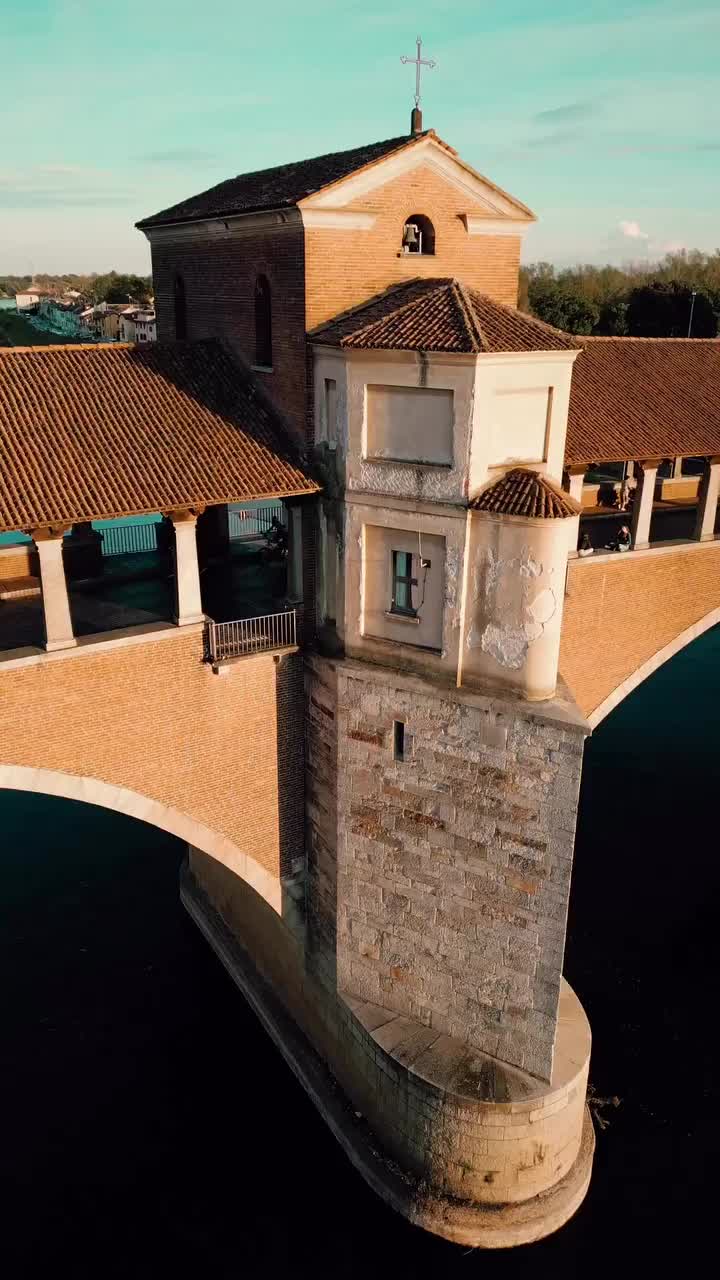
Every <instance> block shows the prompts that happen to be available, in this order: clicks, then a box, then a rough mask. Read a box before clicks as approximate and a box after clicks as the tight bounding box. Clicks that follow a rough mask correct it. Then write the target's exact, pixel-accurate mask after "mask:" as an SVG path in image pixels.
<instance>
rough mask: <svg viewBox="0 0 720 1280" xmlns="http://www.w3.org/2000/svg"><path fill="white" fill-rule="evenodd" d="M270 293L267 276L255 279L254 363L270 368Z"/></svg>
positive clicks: (271, 360)
mask: <svg viewBox="0 0 720 1280" xmlns="http://www.w3.org/2000/svg"><path fill="white" fill-rule="evenodd" d="M272 362H273V355H272V294H271V291H270V282H269V280H268V278H267V276H258V278H257V280H256V281H255V364H256V365H260V367H261V368H263V369H272Z"/></svg>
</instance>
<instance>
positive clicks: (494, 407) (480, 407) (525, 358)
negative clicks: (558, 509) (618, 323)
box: [469, 351, 578, 497]
mask: <svg viewBox="0 0 720 1280" xmlns="http://www.w3.org/2000/svg"><path fill="white" fill-rule="evenodd" d="M577 354H578V352H576V351H552V352H544V351H541V352H533V351H526V352H511V353H505V354H502V355H481V356H478V358H477V373H476V384H475V396H474V407H473V418H472V444H471V449H470V469H469V471H470V473H469V492H470V496H471V497H474V496H475V494H477V493H478V492H479V491H480V489H482V488H483V486H484V485H485V484H487V483H488V481H489V480H492V479H493V478H494V475H495V474H496V472H494V471H493V468H501V467H507V466H509V465H511V464H512V463H513V462H516V461H517V462H520V461H522V462H523V463H527V464H528V465H530V466H532V467H534V468H535V470H537V471H540V472H542V473H543V474H544V475H547V476H548V477H549V478H550V479H552V480H554V481H555V482H556V483H557V484H560V483H562V472H563V461H564V457H565V436H566V434H567V416H568V405H569V401H570V380H571V377H572V366H573V362H574V360H575V358H576V356H577ZM543 416H544V418H545V424H546V432H545V441H544V448H542V451H541V452H540V456H539V457H538V452H539V444H540V436H541V434H542V432H543V428H542V422H543ZM523 452H524V453H526V454H527V455H528V456H526V457H523V458H519V457H518V456H517V455H518V454H519V453H523ZM533 454H534V455H535V456H534V457H533Z"/></svg>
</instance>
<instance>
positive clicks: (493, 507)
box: [470, 467, 580, 520]
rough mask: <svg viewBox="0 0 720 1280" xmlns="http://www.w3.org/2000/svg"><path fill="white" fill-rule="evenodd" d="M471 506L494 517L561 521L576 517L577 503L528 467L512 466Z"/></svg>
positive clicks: (471, 503) (473, 500)
mask: <svg viewBox="0 0 720 1280" xmlns="http://www.w3.org/2000/svg"><path fill="white" fill-rule="evenodd" d="M470 506H471V507H472V509H473V510H474V511H490V512H493V513H494V514H495V515H503V516H526V517H530V516H533V517H536V518H537V517H539V518H540V519H542V520H564V519H566V517H568V516H576V515H578V514H579V511H580V504H579V503H577V502H576V501H575V499H574V498H571V497H570V495H569V494H568V493H563V491H562V489H558V488H557V486H556V485H554V484H551V482H550V481H549V480H547V479H546V478H545V476H541V475H539V474H538V473H537V472H536V471H530V470H529V468H527V467H513V468H512V469H511V470H510V471H506V472H505V474H504V475H503V476H501V477H500V479H499V480H495V481H494V483H493V484H491V485H488V487H487V489H484V490H483V492H482V493H480V494H478V496H477V498H473V499H472V500H471V502H470Z"/></svg>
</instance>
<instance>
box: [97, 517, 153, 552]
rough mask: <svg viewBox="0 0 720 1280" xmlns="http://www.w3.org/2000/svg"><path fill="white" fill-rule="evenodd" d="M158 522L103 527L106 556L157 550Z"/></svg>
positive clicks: (103, 543)
mask: <svg viewBox="0 0 720 1280" xmlns="http://www.w3.org/2000/svg"><path fill="white" fill-rule="evenodd" d="M157 531H158V526H157V522H156V523H154V524H114V525H111V526H110V528H109V529H101V530H100V532H101V533H102V553H103V555H104V556H132V555H137V554H138V553H139V552H141V551H157Z"/></svg>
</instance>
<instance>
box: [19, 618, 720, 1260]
mask: <svg viewBox="0 0 720 1280" xmlns="http://www.w3.org/2000/svg"><path fill="white" fill-rule="evenodd" d="M718 707H720V630H718V631H715V632H711V633H708V634H707V635H706V636H704V637H702V638H701V639H700V640H698V641H697V642H696V643H695V645H693V646H692V647H691V648H690V649H688V650H686V651H685V652H684V653H682V654H679V655H678V656H677V657H676V658H675V659H674V660H673V661H672V663H670V664H669V665H668V666H667V667H665V668H664V669H662V670H661V671H659V672H657V673H656V675H655V676H653V677H652V679H651V680H650V681H648V682H647V683H646V685H645V686H643V687H641V688H640V689H639V690H638V691H637V692H636V693H635V694H634V695H633V696H632V697H631V698H630V699H628V700H627V701H626V702H625V703H624V704H622V705H621V706H620V707H619V708H618V709H617V711H616V712H615V713H614V714H613V715H612V716H611V717H610V718H609V719H608V720H607V721H606V722H605V724H604V725H603V726H601V728H600V729H599V730H598V731H597V734H596V736H595V737H594V738H593V740H592V741H591V743H590V744H589V746H588V750H587V761H586V770H585V775H584V782H583V796H582V808H581V817H580V827H579V833H578V844H577V856H576V875H575V882H574V890H573V900H572V908H571V922H570V934H569V940H568V955H567V965H566V969H567V973H568V977H569V978H570V981H571V982H572V983H573V985H574V986H575V988H576V989H577V990H578V992H579V993H580V994H581V997H582V999H583V1001H584V1003H585V1006H586V1008H587V1010H588V1013H589V1015H590V1019H591V1022H592V1024H593V1030H594V1033H595V1052H594V1058H593V1067H592V1078H593V1083H594V1087H595V1089H596V1091H597V1093H598V1094H600V1095H610V1094H617V1095H619V1096H620V1098H621V1099H622V1102H621V1106H620V1108H619V1109H618V1110H617V1111H611V1112H610V1113H609V1119H610V1126H609V1128H608V1129H607V1130H605V1131H604V1132H601V1133H600V1134H599V1138H598V1151H597V1157H596V1171H595V1176H594V1180H593V1184H592V1188H591V1192H590V1195H589V1197H588V1200H587V1201H586V1204H585V1205H584V1207H583V1209H582V1210H581V1212H580V1213H579V1214H578V1215H577V1217H576V1218H575V1219H574V1220H573V1221H572V1222H571V1223H570V1224H568V1226H567V1227H566V1228H565V1229H564V1230H563V1231H561V1232H560V1233H559V1234H558V1235H557V1236H555V1237H553V1238H551V1239H550V1240H547V1241H544V1242H542V1243H541V1244H539V1245H535V1246H531V1247H530V1248H528V1249H523V1250H519V1251H514V1252H512V1253H510V1254H505V1253H503V1254H480V1253H475V1254H472V1253H468V1252H467V1251H465V1250H462V1249H456V1248H454V1247H452V1246H450V1245H447V1244H445V1243H443V1242H441V1241H438V1240H436V1239H433V1238H431V1237H429V1236H426V1235H425V1234H424V1233H421V1232H419V1231H417V1230H415V1229H414V1228H412V1227H410V1226H408V1225H407V1224H406V1223H404V1222H403V1221H402V1220H401V1219H399V1218H397V1217H396V1216H395V1215H394V1214H393V1213H391V1211H390V1210H388V1209H385V1208H384V1206H383V1205H382V1204H381V1203H380V1202H379V1201H378V1200H377V1199H376V1198H375V1196H374V1195H373V1194H372V1193H371V1192H370V1191H369V1190H368V1189H367V1188H366V1187H365V1185H364V1183H363V1182H362V1181H361V1180H360V1179H359V1178H358V1177H357V1176H356V1175H355V1173H354V1172H353V1170H352V1169H351V1167H350V1165H349V1164H348V1162H347V1161H346V1159H345V1158H344V1156H343V1155H342V1154H341V1152H340V1150H339V1148H338V1147H337V1146H336V1144H335V1142H334V1140H333V1138H332V1137H331V1136H330V1134H329V1132H328V1130H327V1129H326V1128H325V1126H324V1124H323V1122H322V1121H321V1120H320V1119H319V1117H318V1115H317V1113H316V1112H315V1109H314V1107H313V1106H312V1104H311V1103H310V1102H309V1101H308V1100H307V1099H306V1098H305V1095H304V1094H303V1092H302V1090H301V1089H300V1087H299V1086H298V1085H297V1083H296V1082H295V1080H294V1078H293V1076H292V1075H291V1073H290V1072H289V1070H288V1069H287V1068H286V1067H285V1066H284V1064H283V1062H282V1061H281V1059H280V1057H279V1055H278V1054H277V1052H276V1051H275V1050H274V1049H273V1047H272V1045H271V1044H270V1042H269V1040H268V1039H267V1038H266V1037H265V1035H264V1034H263V1032H262V1031H261V1030H260V1028H259V1027H258V1025H257V1023H256V1021H255V1019H254V1018H253V1016H252V1014H251V1013H250V1012H249V1010H248V1009H247V1008H246V1006H245V1005H244V1003H243V1001H242V999H241V998H240V996H239V995H238V993H237V992H236V990H235V988H234V987H233V986H232V984H231V982H230V980H229V978H228V977H227V976H226V974H225V973H224V971H223V970H222V968H221V967H220V965H219V963H218V962H217V961H216V960H215V958H214V956H213V955H212V954H211V952H210V951H209V950H208V948H207V946H206V944H205V943H204V942H203V940H202V939H201V937H200V936H199V934H198V933H197V931H196V930H195V927H194V926H193V925H192V924H191V923H190V921H189V920H188V919H187V917H186V916H185V914H184V912H183V910H182V908H181V907H180V905H179V902H178V897H177V884H176V880H177V870H178V866H179V862H180V859H181V857H182V853H183V850H182V847H181V846H180V845H179V844H178V842H177V841H175V840H173V839H172V838H171V837H169V836H166V835H165V834H163V833H161V832H159V831H155V830H154V829H152V828H150V827H146V826H143V825H142V824H139V823H136V822H133V821H132V820H130V819H127V818H124V817H121V816H119V815H117V814H111V813H107V812H103V811H102V810H99V809H93V808H90V807H87V806H83V805H79V804H76V803H73V802H70V801H64V800H54V799H50V798H42V797H37V796H26V795H22V794H19V793H14V792H6V793H2V794H0V815H1V821H2V829H3V836H4V838H3V847H2V855H1V856H0V869H1V873H2V896H1V898H0V903H1V905H0V961H1V963H2V975H3V981H2V997H1V1000H2V1030H3V1053H2V1065H1V1066H0V1085H1V1087H2V1098H3V1103H4V1106H3V1113H4V1114H3V1135H2V1143H1V1144H0V1178H1V1179H2V1198H1V1199H0V1204H1V1205H2V1209H1V1212H2V1218H3V1226H4V1231H3V1262H4V1264H5V1268H4V1269H5V1273H6V1274H8V1275H9V1276H12V1277H13V1280H14V1278H15V1277H21V1276H22V1277H34V1276H41V1275H42V1276H43V1277H44V1276H45V1275H46V1274H47V1271H46V1268H47V1267H48V1265H49V1264H53V1270H54V1271H60V1270H62V1271H63V1272H64V1271H67V1273H68V1274H71V1275H72V1276H73V1277H74V1280H77V1277H80V1276H86V1275H87V1276H93V1277H98V1280H105V1278H106V1277H116V1276H117V1277H120V1276H122V1277H123V1278H125V1277H129V1276H131V1277H133V1278H134V1277H145V1276H147V1277H150V1276H152V1277H165V1276H170V1275H173V1276H174V1275H186V1274H188V1275H189V1274H192V1275H194V1276H197V1277H202V1278H203V1280H205V1277H208V1280H215V1278H216V1277H248V1276H251V1277H255V1276H258V1277H259V1276H263V1277H265V1276H275V1275H278V1274H280V1272H284V1271H287V1272H290V1271H291V1270H292V1273H293V1275H294V1276H298V1275H300V1276H305V1275H308V1276H310V1275H312V1276H313V1277H314V1278H320V1280H324V1278H325V1277H328V1278H330V1277H332V1280H336V1278H338V1277H360V1276H362V1277H363V1278H364V1280H365V1278H366V1277H368V1276H369V1275H373V1276H375V1275H377V1276H379V1277H384V1276H388V1277H390V1276H393V1277H395V1276H405V1275H408V1274H412V1275H413V1277H417V1276H420V1277H423V1278H424V1277H428V1278H429V1277H430V1276H432V1277H433V1280H434V1278H435V1277H436V1276H437V1275H439V1274H444V1273H445V1272H447V1273H448V1274H452V1275H454V1274H456V1273H457V1274H461V1275H467V1274H478V1275H479V1274H480V1273H482V1274H492V1275H498V1276H500V1275H502V1276H513V1277H514V1276H523V1277H525V1276H527V1277H528V1278H529V1277H530V1276H533V1277H535V1276H537V1274H538V1268H540V1274H541V1275H542V1274H545V1273H548V1272H549V1270H550V1268H552V1270H553V1273H554V1274H555V1275H557V1274H559V1275H561V1276H568V1277H570V1276H575V1275H578V1274H581V1273H584V1272H586V1271H589V1272H590V1273H592V1270H593V1263H594V1262H596V1261H599V1260H601V1259H602V1260H603V1261H605V1262H611V1263H613V1264H615V1265H620V1266H622V1265H623V1263H624V1264H625V1267H627V1266H628V1264H629V1263H630V1261H631V1259H638V1260H639V1259H642V1260H643V1262H644V1263H645V1264H646V1265H647V1264H648V1263H650V1264H651V1265H652V1264H653V1263H656V1262H657V1260H659V1259H663V1260H666V1261H667V1260H669V1258H670V1255H671V1253H672V1252H673V1250H674V1249H675V1248H682V1251H683V1256H684V1259H685V1260H686V1261H690V1260H691V1257H692V1255H693V1251H694V1248H695V1244H696V1242H697V1241H698V1237H699V1235H700V1234H701V1233H702V1231H703V1229H704V1222H703V1217H702V1200H703V1198H704V1194H705V1192H704V1186H703V1183H704V1176H705V1175H704V1174H703V1170H702V1160H703V1155H707V1157H708V1159H709V1158H710V1155H711V1143H712V1151H713V1152H714V1148H715V1136H714V1135H715V1125H716V1120H715V1116H716V1114H717V1084H716V1080H715V1076H714V1075H713V1076H712V1077H711V1074H710V1052H711V1048H710V1040H711V1030H712V1014H713V1010H712V1008H710V1007H709V1005H710V1002H709V1001H708V999H707V994H706V992H704V991H703V984H704V983H705V984H707V983H708V981H709V978H708V975H709V973H710V971H711V965H712V961H713V951H714V945H713V943H714V939H713V928H712V924H713V923H714V921H711V915H710V913H711V911H712V910H713V906H714V902H715V901H716V897H717V857H716V854H717V840H716V837H715V825H714V824H715V810H714V804H713V800H714V796H715V791H716V790H717V787H718V782H719V781H720V779H719V778H718V766H717V756H716V752H715V744H714V721H715V720H716V718H717V711H718ZM711 1094H714V1095H715V1098H716V1102H715V1110H714V1111H713V1110H712V1107H711ZM708 1167H709V1168H713V1166H712V1165H709V1166H708Z"/></svg>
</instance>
